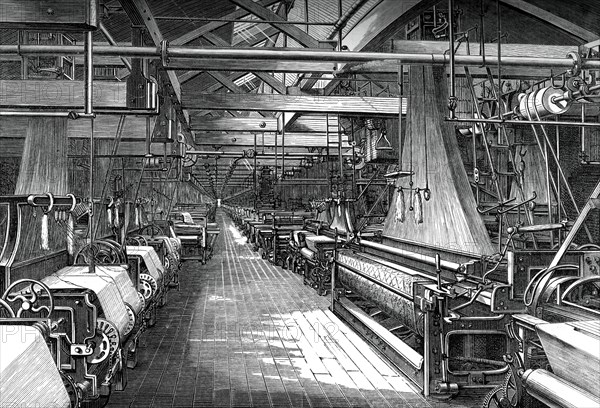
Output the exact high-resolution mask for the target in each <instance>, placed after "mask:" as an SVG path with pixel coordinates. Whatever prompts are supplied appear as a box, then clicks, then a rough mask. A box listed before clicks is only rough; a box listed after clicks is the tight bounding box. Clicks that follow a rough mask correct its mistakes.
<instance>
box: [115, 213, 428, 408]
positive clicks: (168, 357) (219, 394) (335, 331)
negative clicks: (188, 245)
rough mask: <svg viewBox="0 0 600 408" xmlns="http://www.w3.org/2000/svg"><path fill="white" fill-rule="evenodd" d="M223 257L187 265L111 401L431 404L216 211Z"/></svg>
mask: <svg viewBox="0 0 600 408" xmlns="http://www.w3.org/2000/svg"><path fill="white" fill-rule="evenodd" d="M217 221H218V222H219V224H220V226H221V234H220V236H219V238H218V243H217V246H216V249H215V255H214V256H213V258H212V259H211V260H210V261H209V262H208V263H207V265H201V264H200V263H198V262H195V261H187V262H185V263H184V266H183V271H182V274H181V291H180V292H177V291H176V290H171V291H170V292H169V299H168V303H167V305H166V306H165V307H163V308H162V309H159V313H158V316H157V317H158V322H157V324H156V326H155V327H153V328H151V329H149V330H148V331H146V333H145V335H144V340H143V343H144V344H142V346H141V347H140V353H139V363H138V366H137V367H136V368H135V369H134V370H130V371H129V372H128V375H129V384H128V386H127V389H126V390H125V391H124V392H117V391H115V392H113V394H112V396H111V398H110V403H109V405H108V406H109V407H160V408H166V407H180V408H190V407H315V408H320V407H390V406H391V407H428V406H431V405H430V404H428V403H427V402H426V401H425V400H424V399H423V398H422V397H421V396H420V395H418V394H417V393H415V392H414V391H413V390H412V388H411V387H410V386H409V385H408V383H407V381H406V380H405V379H404V378H403V377H401V376H400V374H399V373H398V372H397V371H395V370H394V369H392V368H390V367H389V366H388V365H387V364H386V363H385V362H384V361H383V360H381V359H380V358H379V357H378V356H377V355H376V354H375V353H374V352H373V351H372V350H371V349H370V348H369V346H368V345H367V344H366V343H365V342H363V341H362V340H361V339H360V338H359V337H358V336H357V335H356V334H354V333H353V332H352V331H351V330H350V329H349V328H348V327H346V326H345V325H344V324H343V323H341V322H340V321H339V320H338V319H337V318H336V317H335V316H333V315H332V314H331V313H330V312H329V310H328V306H329V298H328V297H321V296H318V295H317V294H316V293H315V291H314V290H312V289H311V288H309V287H308V286H305V285H303V284H302V279H301V277H300V276H299V275H295V274H293V273H291V272H289V271H284V270H282V269H281V268H279V267H274V266H273V265H271V264H269V263H268V262H267V261H264V260H262V259H261V258H260V257H259V256H258V254H257V253H255V252H253V251H252V250H251V249H250V246H249V245H247V244H246V240H245V238H242V236H241V235H240V233H239V232H238V231H237V229H236V228H235V227H234V226H233V224H232V222H231V220H230V219H229V218H228V217H227V216H226V215H224V214H223V213H222V212H218V213H217Z"/></svg>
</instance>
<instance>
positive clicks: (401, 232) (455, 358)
mask: <svg viewBox="0 0 600 408" xmlns="http://www.w3.org/2000/svg"><path fill="white" fill-rule="evenodd" d="M440 75H442V74H441V71H439V72H438V71H435V72H434V70H433V69H432V68H431V67H415V68H413V67H411V69H410V81H409V85H408V86H409V88H410V89H409V95H410V97H409V104H408V107H409V109H408V113H407V123H406V132H407V136H406V138H405V139H404V148H403V149H402V153H403V157H402V162H403V163H407V164H406V166H409V165H410V167H411V169H410V171H407V172H406V175H407V177H399V178H398V179H397V180H396V189H394V190H395V191H394V196H393V198H392V199H391V202H392V203H396V205H395V206H391V208H390V211H389V212H388V214H387V217H386V220H385V223H384V229H383V233H382V234H381V236H380V237H379V234H378V233H377V234H364V235H362V234H358V235H359V236H358V237H355V236H354V235H353V234H355V233H356V231H355V229H354V227H353V224H352V217H351V216H350V211H349V210H348V208H347V204H346V203H345V202H344V200H341V201H340V202H339V203H336V204H337V206H336V207H335V208H334V209H333V214H332V215H333V220H332V223H331V225H330V227H329V228H330V229H334V228H337V230H338V232H340V233H344V234H346V236H347V240H346V244H345V246H347V247H348V248H349V249H342V250H338V251H337V254H336V260H335V265H336V266H335V273H334V275H333V280H334V282H333V285H334V287H333V297H332V302H333V303H332V309H333V311H334V312H335V313H336V314H338V316H340V317H342V318H343V319H344V320H345V321H346V322H348V323H349V324H351V325H353V326H354V327H355V328H356V330H358V331H359V333H361V334H362V335H363V336H365V338H367V339H369V341H371V342H372V343H373V344H374V345H375V346H377V347H378V348H380V351H381V352H382V353H383V354H385V355H386V356H388V358H389V359H390V360H391V361H392V362H393V363H394V364H395V365H396V366H397V367H398V368H399V369H401V370H402V371H403V372H404V373H405V375H406V376H407V378H409V379H410V380H412V381H413V383H414V384H415V385H416V386H417V387H418V388H420V389H421V390H422V391H423V393H424V394H425V395H427V396H429V395H436V396H438V397H440V398H447V397H449V396H452V395H456V394H457V393H458V392H459V390H460V389H463V388H465V389H466V388H469V389H470V388H482V389H489V388H491V387H493V386H494V385H495V384H498V383H500V382H501V381H502V380H503V378H504V375H505V373H506V372H507V370H508V367H507V364H506V363H505V362H504V361H502V354H503V353H505V352H508V351H509V350H510V349H509V346H508V338H507V336H506V335H505V334H504V333H503V325H504V324H505V323H506V318H505V317H504V315H502V314H499V315H498V314H495V313H493V312H492V311H491V309H490V303H492V302H493V300H492V301H490V297H491V294H490V292H487V291H486V292H484V291H483V290H481V289H480V286H479V285H478V284H477V283H476V282H477V280H474V281H472V282H468V279H467V280H465V278H463V276H470V275H479V276H481V274H482V272H481V271H482V270H484V268H485V267H486V265H485V264H484V263H483V262H482V259H485V257H486V256H487V255H491V254H493V253H494V249H493V246H492V243H491V240H490V236H489V234H488V232H487V231H486V229H485V226H484V223H483V220H482V217H481V216H480V214H479V213H478V212H477V210H476V208H477V206H476V203H475V200H474V198H473V194H472V193H471V188H470V186H469V181H468V177H467V174H466V172H465V169H464V167H463V164H462V159H461V157H460V152H459V148H458V144H457V142H456V136H455V133H454V129H453V128H452V127H451V125H449V124H448V123H445V122H444V121H443V120H441V119H440V118H443V112H444V110H445V109H446V106H445V105H446V101H447V94H446V90H445V88H444V87H439V86H437V83H438V82H439V78H438V76H440ZM423 134H426V135H427V143H413V142H412V138H413V137H416V136H415V135H423ZM428 157H429V158H430V159H431V158H435V160H436V166H438V168H443V169H444V171H436V172H432V171H430V170H429V169H428V168H427V165H428V164H427V163H428ZM398 174H400V173H398ZM430 186H431V188H430ZM376 239H377V240H381V241H382V243H379V242H376ZM307 246H308V247H309V248H310V242H309V239H307ZM478 288H479V289H478ZM463 296H464V297H463ZM466 309H468V311H467V310H466ZM459 311H460V312H459ZM471 316H477V317H476V318H475V317H471ZM466 322H468V323H466ZM373 339H375V340H373ZM382 344H383V346H382V347H379V346H380V345H382ZM491 350H494V351H493V352H492V351H491Z"/></svg>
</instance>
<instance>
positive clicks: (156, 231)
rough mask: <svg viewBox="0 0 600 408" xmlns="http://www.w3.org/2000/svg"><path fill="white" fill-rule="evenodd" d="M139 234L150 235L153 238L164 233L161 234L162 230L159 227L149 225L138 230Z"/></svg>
mask: <svg viewBox="0 0 600 408" xmlns="http://www.w3.org/2000/svg"><path fill="white" fill-rule="evenodd" d="M140 234H142V235H150V236H152V237H153V236H155V235H164V232H163V230H162V228H161V227H159V226H158V225H155V224H150V225H146V226H145V227H144V228H142V229H141V230H140Z"/></svg>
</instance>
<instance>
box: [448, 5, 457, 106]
mask: <svg viewBox="0 0 600 408" xmlns="http://www.w3.org/2000/svg"><path fill="white" fill-rule="evenodd" d="M448 20H449V22H450V23H449V27H448V41H449V43H450V96H449V97H448V108H449V111H450V117H451V118H455V117H456V113H455V110H456V101H457V100H456V83H455V80H454V76H455V72H454V69H455V63H454V62H455V52H454V0H448Z"/></svg>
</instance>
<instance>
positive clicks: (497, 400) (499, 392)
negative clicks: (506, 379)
mask: <svg viewBox="0 0 600 408" xmlns="http://www.w3.org/2000/svg"><path fill="white" fill-rule="evenodd" d="M509 404H510V403H509V402H508V399H507V398H506V397H505V396H504V387H503V386H501V385H499V386H497V387H496V388H494V389H493V390H491V391H490V392H489V393H488V394H487V395H486V396H485V398H484V399H483V403H482V404H481V407H482V408H508V407H510V405H509Z"/></svg>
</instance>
